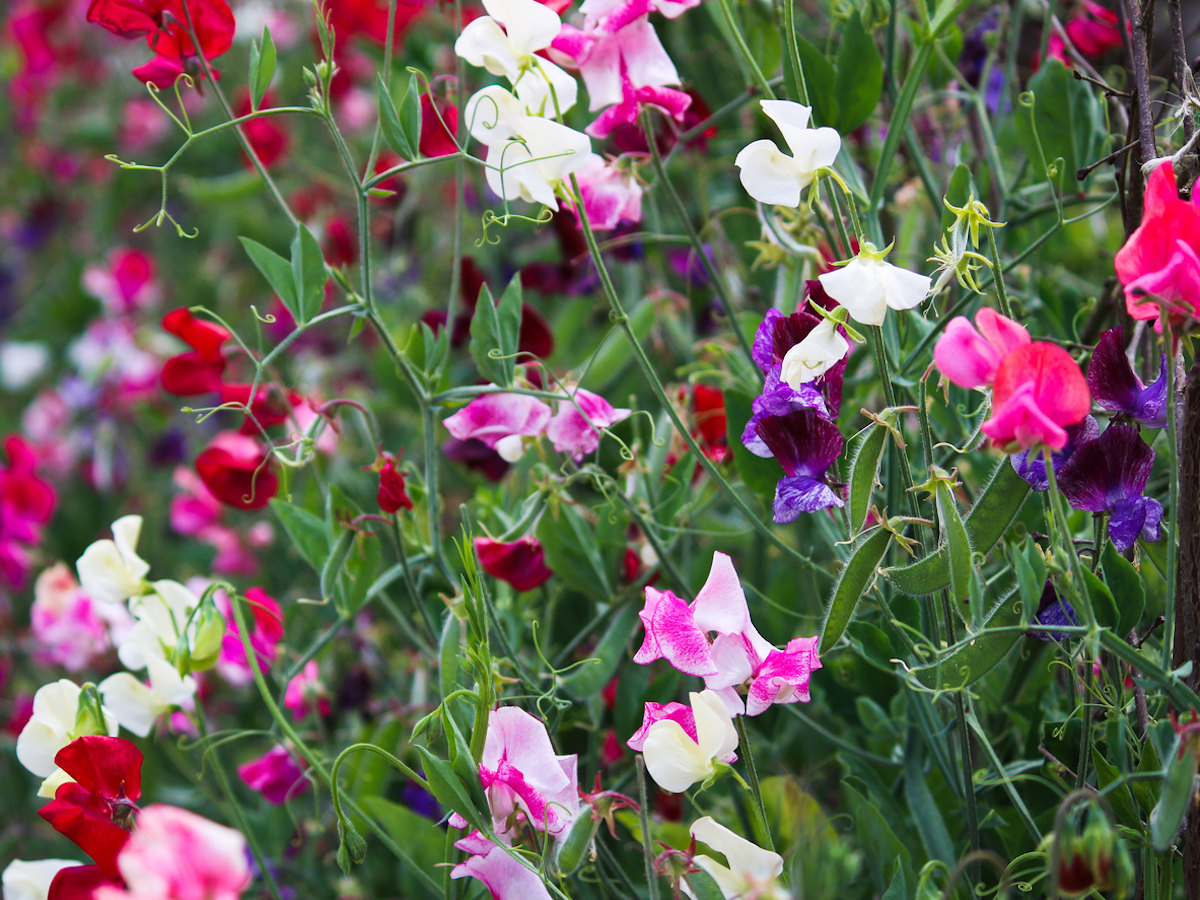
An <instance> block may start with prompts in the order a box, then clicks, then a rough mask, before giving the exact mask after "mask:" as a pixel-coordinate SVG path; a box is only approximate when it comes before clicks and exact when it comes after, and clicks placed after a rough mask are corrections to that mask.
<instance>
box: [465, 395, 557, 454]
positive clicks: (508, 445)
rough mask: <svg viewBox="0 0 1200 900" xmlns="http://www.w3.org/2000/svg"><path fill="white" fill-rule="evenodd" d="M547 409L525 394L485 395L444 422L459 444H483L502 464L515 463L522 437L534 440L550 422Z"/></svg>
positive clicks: (547, 407) (548, 408)
mask: <svg viewBox="0 0 1200 900" xmlns="http://www.w3.org/2000/svg"><path fill="white" fill-rule="evenodd" d="M550 416H551V412H550V407H549V406H547V405H546V404H545V403H543V402H542V401H541V400H538V399H537V398H536V397H529V396H526V395H525V394H484V395H482V396H480V397H476V398H475V399H474V400H472V401H471V402H470V403H468V404H467V405H466V406H465V407H463V408H462V409H460V410H459V411H458V412H456V413H455V414H454V415H452V416H449V417H448V418H446V419H445V420H444V422H443V424H444V425H445V426H446V430H447V431H449V432H450V434H451V436H452V437H455V438H457V439H458V440H460V441H469V440H472V439H474V440H478V441H482V442H483V443H484V444H486V445H487V446H488V447H490V448H491V449H493V450H495V451H496V452H497V453H499V454H500V455H501V456H502V457H503V458H504V460H505V462H516V461H517V460H518V459H520V458H521V454H522V453H524V449H525V443H524V441H523V440H522V438H526V437H536V436H537V435H540V434H541V433H542V432H543V431H544V430H545V429H546V424H547V423H548V422H549V421H550Z"/></svg>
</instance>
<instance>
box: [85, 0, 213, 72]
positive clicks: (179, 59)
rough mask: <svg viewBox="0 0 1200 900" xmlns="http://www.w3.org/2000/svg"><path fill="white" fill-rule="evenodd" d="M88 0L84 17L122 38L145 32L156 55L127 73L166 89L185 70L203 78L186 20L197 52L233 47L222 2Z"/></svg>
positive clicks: (209, 55) (208, 53) (208, 55)
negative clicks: (190, 24) (191, 26)
mask: <svg viewBox="0 0 1200 900" xmlns="http://www.w3.org/2000/svg"><path fill="white" fill-rule="evenodd" d="M184 2H185V0H92V4H91V6H89V7H88V15H87V18H88V21H89V22H94V23H96V24H97V25H100V26H102V27H104V28H107V29H108V30H109V31H111V32H112V33H113V34H116V35H120V36H121V37H124V38H134V37H138V36H140V35H143V34H144V35H145V36H146V43H147V45H149V47H150V49H151V50H153V51H154V52H155V54H157V55H156V56H155V57H154V59H152V60H150V62H148V63H146V64H144V65H141V66H138V67H137V68H136V69H134V70H133V74H134V75H135V76H136V77H137V78H138V79H140V80H141V81H144V82H147V83H149V84H153V85H155V86H156V87H158V88H161V89H163V90H166V89H167V88H169V87H171V86H172V85H173V84H174V83H175V79H176V78H178V77H179V76H180V75H182V74H184V73H185V72H186V73H187V74H189V75H192V76H193V77H203V69H202V68H201V67H200V66H199V65H198V64H197V59H198V57H199V54H198V53H197V50H196V46H195V44H194V43H193V42H192V39H191V36H190V35H189V34H188V29H187V22H188V21H189V13H190V20H191V23H192V25H193V26H194V28H195V31H196V37H197V39H198V40H199V42H200V52H201V53H203V55H204V58H205V59H208V60H212V59H215V58H216V57H218V56H220V55H221V54H222V53H224V52H225V51H227V50H228V49H229V48H230V47H231V46H232V45H233V32H234V28H235V23H234V20H233V13H232V12H231V11H230V9H229V6H228V5H227V4H226V3H225V0H187V9H186V11H185V9H184Z"/></svg>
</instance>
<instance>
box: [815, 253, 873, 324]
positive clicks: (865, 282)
mask: <svg viewBox="0 0 1200 900" xmlns="http://www.w3.org/2000/svg"><path fill="white" fill-rule="evenodd" d="M880 268H881V265H880V263H878V262H874V261H866V260H862V259H858V258H856V259H853V260H851V261H850V262H849V263H848V264H847V265H845V266H842V267H841V268H840V269H835V270H834V271H832V272H826V273H825V274H824V275H819V276H817V278H818V280H819V281H820V282H821V286H822V287H823V288H825V292H826V293H827V294H829V296H830V297H832V298H833V299H834V300H836V301H837V302H838V303H840V304H841V305H842V306H844V307H846V312H848V313H850V315H851V317H853V319H854V321H856V322H860V323H862V324H863V325H882V324H883V318H884V316H886V315H887V298H886V295H885V293H884V282H883V277H882V272H881V271H880Z"/></svg>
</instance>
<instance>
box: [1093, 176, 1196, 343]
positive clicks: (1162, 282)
mask: <svg viewBox="0 0 1200 900" xmlns="http://www.w3.org/2000/svg"><path fill="white" fill-rule="evenodd" d="M1113 265H1114V266H1115V268H1116V270H1117V278H1118V279H1120V281H1121V284H1123V285H1124V286H1125V307H1126V309H1127V310H1128V312H1129V315H1130V316H1132V317H1133V318H1135V319H1154V318H1157V317H1158V316H1159V315H1160V313H1162V314H1167V315H1170V316H1171V318H1172V321H1177V322H1182V321H1183V319H1184V318H1185V317H1190V316H1195V315H1196V311H1197V307H1198V306H1200V194H1193V195H1192V199H1191V201H1190V202H1189V201H1187V200H1180V199H1179V188H1178V185H1177V184H1176V182H1175V168H1174V166H1173V165H1172V163H1171V162H1170V161H1167V162H1165V163H1163V164H1162V165H1160V166H1159V167H1158V168H1156V169H1155V170H1154V171H1153V172H1152V173H1151V174H1150V178H1149V179H1147V181H1146V198H1145V206H1144V209H1143V212H1142V224H1141V225H1139V226H1138V228H1137V230H1136V231H1134V232H1133V234H1131V235H1130V236H1129V238H1128V240H1126V241H1125V246H1123V247H1122V248H1121V249H1120V250H1118V251H1117V255H1116V257H1115V258H1114V259H1113ZM1154 300H1158V301H1159V302H1160V303H1162V304H1163V306H1162V307H1161V308H1160V306H1159V304H1158V303H1155V302H1153V301H1154Z"/></svg>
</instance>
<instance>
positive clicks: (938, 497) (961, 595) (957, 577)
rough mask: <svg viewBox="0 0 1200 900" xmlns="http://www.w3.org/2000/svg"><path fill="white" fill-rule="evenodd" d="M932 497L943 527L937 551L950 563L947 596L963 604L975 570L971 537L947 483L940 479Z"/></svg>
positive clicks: (968, 592) (968, 595)
mask: <svg viewBox="0 0 1200 900" xmlns="http://www.w3.org/2000/svg"><path fill="white" fill-rule="evenodd" d="M934 498H935V502H936V505H937V512H938V524H939V526H940V527H941V530H942V544H941V546H940V547H939V548H938V550H939V552H944V553H945V554H946V561H947V563H948V565H949V569H950V596H951V597H952V598H953V599H954V600H956V601H957V602H959V603H962V602H963V601H965V600H969V599H970V596H971V575H972V573H973V572H974V570H975V566H974V563H973V562H972V550H971V538H970V536H969V535H968V534H967V526H966V525H965V524H964V523H963V520H962V516H961V515H959V513H958V504H957V503H955V502H954V494H953V493H952V492H951V490H950V485H949V484H947V483H946V482H944V481H939V482H938V483H937V486H936V487H935V488H934Z"/></svg>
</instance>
